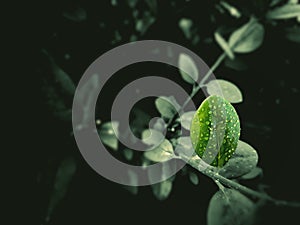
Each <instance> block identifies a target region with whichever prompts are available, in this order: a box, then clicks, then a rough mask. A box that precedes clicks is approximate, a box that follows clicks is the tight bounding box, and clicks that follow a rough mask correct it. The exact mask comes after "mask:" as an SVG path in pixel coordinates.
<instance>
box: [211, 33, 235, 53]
mask: <svg viewBox="0 0 300 225" xmlns="http://www.w3.org/2000/svg"><path fill="white" fill-rule="evenodd" d="M215 39H216V41H217V43H218V44H219V45H220V47H221V48H222V49H223V51H224V52H225V53H226V54H227V56H228V57H229V58H230V59H234V54H233V52H232V51H231V48H230V47H229V45H228V43H227V41H225V39H224V38H223V37H222V36H221V35H220V34H219V33H218V32H215Z"/></svg>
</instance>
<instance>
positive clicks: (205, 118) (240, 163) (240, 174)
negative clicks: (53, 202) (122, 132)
mask: <svg viewBox="0 0 300 225" xmlns="http://www.w3.org/2000/svg"><path fill="white" fill-rule="evenodd" d="M221 4H223V6H225V8H227V9H228V10H231V12H232V13H239V12H238V11H237V10H236V9H235V8H234V7H232V6H230V5H229V4H228V3H226V2H222V3H221ZM299 7H300V5H292V4H291V3H290V4H287V5H283V6H279V7H277V8H275V9H271V10H269V11H268V13H267V14H266V18H256V17H254V16H251V17H250V19H249V21H248V22H247V23H246V24H244V25H242V26H241V27H239V28H237V29H236V30H234V31H233V32H232V33H231V34H230V35H229V38H228V41H227V40H225V38H224V37H223V35H222V33H221V32H219V31H218V30H217V31H216V32H215V40H216V42H217V43H218V44H219V46H220V47H221V48H222V50H223V53H222V54H221V55H220V56H219V57H218V58H217V60H216V62H215V63H214V64H213V66H212V67H211V69H210V71H209V72H208V73H207V74H206V75H205V76H204V77H203V79H202V80H200V82H199V84H197V82H196V81H197V80H198V79H199V72H198V71H197V67H196V65H195V64H194V62H193V60H192V58H190V57H189V56H188V55H186V54H184V53H183V54H181V55H180V57H179V62H178V66H179V68H181V69H182V70H184V71H188V74H186V73H184V72H181V75H182V78H183V80H184V81H185V82H187V83H189V84H192V85H193V91H192V93H191V94H190V98H188V99H187V100H186V101H185V103H184V104H183V105H182V106H179V104H178V103H177V102H176V99H175V98H174V97H173V96H171V97H167V96H161V97H159V98H157V99H156V101H155V106H156V108H157V110H158V112H159V113H160V114H161V117H162V119H164V120H165V122H166V127H161V126H162V124H164V123H161V122H159V121H157V122H156V124H154V128H152V129H150V130H149V129H147V130H144V131H142V138H144V143H145V144H146V145H149V146H152V145H154V144H156V143H158V142H159V140H161V138H162V137H163V134H162V131H163V130H164V129H166V130H167V132H168V133H167V137H168V139H165V140H164V141H163V142H162V143H161V144H160V145H159V146H158V147H156V148H154V149H153V150H151V151H147V152H146V153H144V155H143V156H142V161H143V162H142V163H143V164H146V165H148V164H149V163H150V162H162V161H166V160H169V159H172V158H176V159H181V160H184V161H185V162H187V164H189V165H190V166H191V167H193V168H195V169H196V170H197V171H199V172H200V173H202V174H204V175H206V176H208V177H210V178H211V179H212V180H213V181H214V182H215V183H216V184H217V185H218V187H219V191H218V192H217V193H216V194H215V195H214V196H213V197H212V199H211V201H210V204H209V208H208V215H207V216H208V224H209V225H214V224H217V225H220V224H252V223H253V219H254V214H255V212H256V211H257V209H258V208H259V207H260V206H262V204H263V203H264V202H272V203H274V204H275V205H283V206H291V207H300V203H299V202H287V201H284V200H277V199H274V198H272V197H271V196H269V195H268V194H266V193H265V192H261V191H255V190H252V189H250V188H248V187H246V186H243V185H241V184H240V183H239V181H240V180H243V179H253V178H255V177H257V176H260V175H261V174H262V169H261V168H259V167H257V163H258V154H257V152H256V150H255V149H254V148H253V147H251V146H250V145H249V144H247V143H246V142H244V141H241V140H239V136H240V121H239V118H238V115H237V113H236V111H235V109H234V108H233V106H232V105H231V103H233V104H234V103H241V102H242V101H243V97H242V93H241V91H240V90H239V88H238V87H237V86H236V85H235V84H233V83H231V82H229V81H226V80H221V79H217V80H213V81H209V82H207V81H208V80H209V76H210V75H211V74H212V72H213V71H215V70H216V69H217V68H218V67H219V66H220V65H221V63H222V62H223V61H224V60H225V59H229V60H234V59H235V58H236V54H241V53H250V52H253V51H255V50H256V49H257V48H258V47H259V46H260V45H261V44H262V42H263V38H264V26H263V25H262V24H261V22H260V21H267V22H271V21H273V20H277V19H290V18H295V17H296V18H297V17H298V18H299V13H300V10H299ZM183 26H185V25H183ZM185 31H186V30H185ZM186 32H187V31H186ZM227 35H228V34H227ZM187 36H191V35H190V34H187ZM201 88H206V90H207V93H208V94H209V95H210V97H208V98H206V99H205V100H204V101H203V102H202V103H201V106H200V107H199V109H198V110H197V112H194V111H189V112H184V113H183V115H182V116H181V117H178V115H179V114H178V113H177V111H179V112H183V111H184V108H185V106H186V105H187V104H188V102H189V101H190V100H191V99H192V98H193V97H194V96H195V95H196V94H197V93H198V92H199V90H200V89H201ZM221 96H222V97H221ZM108 123H109V122H108ZM103 126H106V124H103ZM179 126H182V127H184V128H185V129H186V130H190V135H191V137H189V136H185V137H182V136H181V133H180V132H178V130H177V129H176V128H177V127H179ZM133 129H134V128H133ZM168 134H169V135H168ZM149 135H151V137H152V139H151V141H149V139H147V137H148V136H149ZM100 137H101V135H100ZM104 139H105V138H104ZM178 145H179V146H181V148H179V149H180V151H177V152H175V151H174V149H175V147H176V146H178ZM110 147H113V146H112V145H110ZM193 150H195V152H196V154H195V155H194V156H193V157H192V158H189V157H187V156H186V155H185V152H189V151H193ZM124 153H125V152H124ZM126 154H127V153H125V155H126ZM185 169H186V168H185ZM187 174H188V175H189V178H190V180H191V182H192V183H194V184H198V176H197V175H196V174H195V173H194V172H193V171H189V172H188V173H187ZM150 179H151V178H150ZM173 180H174V177H173V178H172V179H168V180H166V181H163V182H162V183H159V184H155V185H153V186H152V188H153V193H154V195H155V196H156V197H157V198H158V199H160V200H162V199H165V198H167V196H168V195H169V193H170V192H171V189H172V181H173ZM135 188H136V187H135ZM135 188H134V189H135ZM255 199H256V200H257V199H258V200H259V201H257V202H256V203H255V202H254V201H253V200H255Z"/></svg>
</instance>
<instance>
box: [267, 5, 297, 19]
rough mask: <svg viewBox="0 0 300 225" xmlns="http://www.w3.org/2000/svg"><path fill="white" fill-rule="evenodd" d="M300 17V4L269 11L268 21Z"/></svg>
mask: <svg viewBox="0 0 300 225" xmlns="http://www.w3.org/2000/svg"><path fill="white" fill-rule="evenodd" d="M298 16H300V4H286V5H284V6H281V7H277V8H275V9H273V10H271V11H269V12H268V13H267V15H266V17H267V18H268V19H277V20H278V19H279V20H280V19H290V18H294V17H298Z"/></svg>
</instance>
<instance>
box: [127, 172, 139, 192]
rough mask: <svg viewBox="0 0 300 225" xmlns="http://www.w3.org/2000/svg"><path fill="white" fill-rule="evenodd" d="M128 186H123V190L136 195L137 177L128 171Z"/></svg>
mask: <svg viewBox="0 0 300 225" xmlns="http://www.w3.org/2000/svg"><path fill="white" fill-rule="evenodd" d="M128 177H129V183H130V186H129V185H124V188H125V189H126V190H127V191H129V192H130V193H131V194H133V195H136V194H137V193H138V176H137V174H136V173H135V172H134V171H133V170H128Z"/></svg>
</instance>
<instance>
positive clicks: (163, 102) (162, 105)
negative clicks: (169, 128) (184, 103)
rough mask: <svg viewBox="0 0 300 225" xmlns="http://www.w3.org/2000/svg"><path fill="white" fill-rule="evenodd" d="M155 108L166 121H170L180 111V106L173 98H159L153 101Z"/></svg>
mask: <svg viewBox="0 0 300 225" xmlns="http://www.w3.org/2000/svg"><path fill="white" fill-rule="evenodd" d="M155 106H156V108H157V110H158V112H159V113H160V114H161V115H162V116H163V117H164V118H167V119H171V118H172V117H173V116H174V115H175V114H176V113H177V111H178V110H179V109H180V105H179V104H178V103H177V101H176V99H175V98H174V97H173V96H170V97H166V96H161V97H159V98H157V99H156V100H155Z"/></svg>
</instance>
